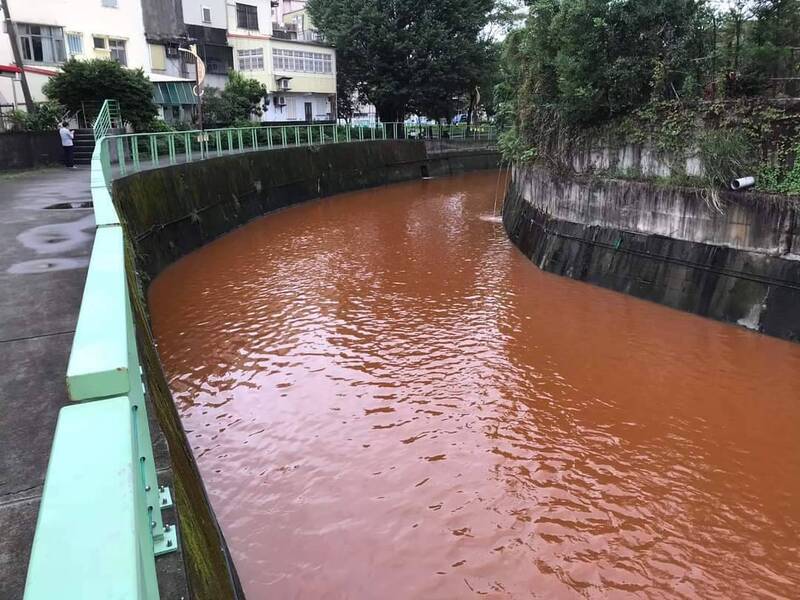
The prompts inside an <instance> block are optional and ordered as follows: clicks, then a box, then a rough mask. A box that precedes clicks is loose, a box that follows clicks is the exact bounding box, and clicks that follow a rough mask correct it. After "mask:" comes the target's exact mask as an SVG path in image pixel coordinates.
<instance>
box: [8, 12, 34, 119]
mask: <svg viewBox="0 0 800 600" xmlns="http://www.w3.org/2000/svg"><path fill="white" fill-rule="evenodd" d="M0 7H2V9H3V14H4V15H5V18H6V31H8V38H9V40H10V41H11V50H12V52H14V62H15V63H16V64H17V67H19V75H20V80H21V82H22V95H23V96H24V97H25V108H27V109H28V112H29V113H31V114H33V112H34V111H35V110H36V106H35V105H34V103H33V98H32V97H31V89H30V88H29V87H28V76H27V75H26V74H25V68H24V67H23V66H22V55H21V54H20V52H19V42H18V41H17V28H16V26H15V25H14V22H13V21H12V20H11V13H9V12H8V0H0ZM12 85H13V84H12Z"/></svg>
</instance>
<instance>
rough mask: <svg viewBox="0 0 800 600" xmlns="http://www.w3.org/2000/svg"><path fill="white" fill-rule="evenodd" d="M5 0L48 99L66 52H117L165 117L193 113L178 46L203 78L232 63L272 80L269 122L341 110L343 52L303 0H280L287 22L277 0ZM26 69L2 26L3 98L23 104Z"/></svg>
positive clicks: (216, 82) (215, 78)
mask: <svg viewBox="0 0 800 600" xmlns="http://www.w3.org/2000/svg"><path fill="white" fill-rule="evenodd" d="M8 1H9V4H10V7H9V8H10V11H11V15H12V17H13V20H14V22H15V23H16V24H17V30H18V36H19V39H20V47H21V52H22V59H23V67H24V69H25V72H26V74H27V78H28V82H29V86H30V88H31V91H32V95H33V97H34V100H35V101H43V100H45V99H46V98H45V96H44V94H43V93H42V86H43V85H44V83H45V82H46V81H47V79H48V78H49V77H51V76H52V75H54V74H55V73H57V72H58V68H59V66H60V65H61V64H62V63H63V62H64V61H65V60H67V59H68V58H69V57H73V56H74V57H76V58H78V59H91V58H111V59H113V60H117V61H119V62H120V63H121V64H122V65H124V66H126V67H130V68H141V69H143V70H144V72H145V74H146V75H147V76H148V77H149V78H150V80H151V81H152V82H153V99H154V101H155V103H156V105H157V106H158V108H159V113H160V116H161V117H162V118H163V119H164V120H166V121H168V122H172V121H190V120H192V119H193V118H194V116H195V114H196V106H197V98H196V97H195V96H194V94H193V91H192V90H193V88H194V86H195V85H196V81H195V80H196V77H195V64H194V61H193V59H192V57H191V56H190V55H188V54H187V53H185V52H182V51H181V49H182V48H188V47H190V46H195V47H196V49H197V52H198V55H199V56H200V57H201V58H202V59H203V61H204V63H205V65H206V79H205V85H206V86H213V87H218V88H222V87H224V85H225V82H226V81H227V73H228V71H229V70H230V69H231V68H233V69H237V70H240V71H242V72H243V73H244V74H245V75H247V76H248V77H252V78H254V79H256V80H258V81H260V82H261V83H263V84H264V85H265V87H266V89H267V96H266V97H265V99H264V103H263V109H264V114H263V116H262V121H268V122H311V121H324V120H331V119H333V118H334V114H333V112H334V107H335V106H336V54H335V51H334V49H333V48H332V47H331V46H329V45H327V44H325V43H323V42H322V41H321V40H320V38H319V36H318V35H317V34H316V32H313V29H312V28H311V26H310V22H309V21H308V20H307V15H305V12H304V8H303V7H302V4H303V3H300V2H297V0H295V1H294V2H284V3H283V4H285V5H286V6H285V8H287V10H286V11H285V14H284V13H281V15H282V17H281V18H282V19H283V20H282V21H280V22H273V18H275V15H276V14H277V13H276V12H273V8H274V6H273V5H274V4H275V2H276V0H243V1H242V2H236V1H230V0H70V1H69V2H67V1H66V0H36V2H31V1H30V0H8ZM278 4H279V5H281V3H280V2H278ZM288 9H291V10H288ZM19 70H20V69H19V67H18V66H16V65H15V64H14V58H13V53H12V50H11V44H10V41H9V38H8V36H7V35H3V36H2V37H0V105H6V106H11V105H14V106H21V105H22V104H23V99H22V91H21V86H20V83H19Z"/></svg>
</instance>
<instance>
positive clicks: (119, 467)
mask: <svg viewBox="0 0 800 600" xmlns="http://www.w3.org/2000/svg"><path fill="white" fill-rule="evenodd" d="M120 125H121V119H120V115H119V106H118V104H117V103H116V102H115V101H113V100H107V101H106V102H104V103H103V106H102V108H101V110H100V112H99V114H98V116H97V118H96V119H95V122H94V131H95V138H96V140H97V143H96V145H95V149H94V153H93V155H92V163H91V183H90V185H91V193H92V201H93V203H94V214H95V224H96V230H95V239H94V246H93V248H92V256H91V260H90V262H89V268H88V273H87V278H86V285H85V288H84V293H83V299H82V302H81V308H80V313H79V316H78V323H77V326H76V329H75V337H74V341H73V345H72V351H71V353H70V358H69V365H68V367H67V388H68V390H69V395H70V398H71V399H72V400H73V401H74V402H75V403H76V404H74V405H72V406H67V407H65V408H62V409H61V411H60V413H59V419H58V425H57V428H56V434H55V438H54V442H53V449H52V452H51V456H50V463H49V466H48V470H47V477H46V479H45V485H44V492H43V495H42V502H41V505H40V509H39V520H38V523H37V527H36V534H35V537H34V543H33V548H32V550H31V559H30V564H29V567H28V579H27V582H26V587H25V599H26V600H44V599H50V598H65V599H69V598H81V599H84V600H95V599H97V600H100V599H105V598H110V597H115V598H116V597H119V598H136V599H141V600H145V599H147V600H151V599H157V598H158V597H159V595H158V581H157V579H156V568H155V557H156V556H157V555H159V554H162V553H165V552H170V551H174V550H175V549H177V545H178V540H177V536H176V530H175V526H174V525H172V526H171V525H168V524H165V523H164V522H163V520H162V516H161V509H162V508H165V507H169V506H171V504H172V500H171V497H170V493H169V489H168V488H159V485H158V480H157V477H156V471H155V464H154V462H153V449H152V446H151V442H150V429H149V425H148V418H147V407H146V402H145V397H146V394H147V391H146V388H145V386H144V385H143V381H142V371H141V364H140V362H139V354H138V349H137V346H136V327H135V324H134V321H133V318H132V310H131V303H130V296H129V292H130V290H129V289H128V284H127V277H126V270H125V269H126V267H125V264H126V262H125V244H124V232H123V229H122V226H121V224H120V220H119V216H118V215H117V211H116V209H115V208H114V205H113V202H112V200H111V192H110V190H111V181H112V179H113V178H114V177H115V176H118V175H125V174H128V173H131V172H136V171H140V170H142V169H146V168H157V167H159V166H165V165H172V164H178V163H183V162H192V161H196V160H202V159H205V158H210V157H215V156H222V155H225V154H231V153H239V152H250V151H258V150H270V149H275V148H285V147H289V146H304V145H319V144H331V143H347V142H362V141H371V140H389V139H425V140H435V141H437V142H438V143H445V144H449V143H450V142H453V143H464V142H477V143H490V144H491V143H494V141H495V140H496V138H497V131H496V130H495V128H494V127H493V126H491V125H478V126H472V127H467V126H464V125H452V126H450V125H443V126H439V125H434V126H427V125H405V124H403V123H378V124H375V125H369V126H350V125H332V124H298V125H295V126H277V127H275V126H266V127H242V128H228V129H208V130H205V131H202V132H201V131H171V132H161V133H141V134H125V135H109V132H110V131H111V130H112V129H114V128H116V127H119V126H120Z"/></svg>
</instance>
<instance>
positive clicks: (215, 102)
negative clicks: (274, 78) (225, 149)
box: [203, 71, 267, 127]
mask: <svg viewBox="0 0 800 600" xmlns="http://www.w3.org/2000/svg"><path fill="white" fill-rule="evenodd" d="M266 94H267V90H266V88H265V87H264V85H263V84H262V83H259V82H258V81H256V80H255V79H250V78H249V77H245V76H244V75H242V74H241V73H239V72H238V71H230V72H229V73H228V81H227V82H226V83H225V88H224V89H223V90H222V91H220V90H218V89H217V88H208V89H206V93H205V95H204V96H203V116H204V119H205V121H206V122H207V123H208V124H209V125H212V126H215V127H228V126H231V125H246V124H248V123H250V121H251V117H253V116H256V117H257V116H260V115H261V102H262V100H263V98H264V96H266Z"/></svg>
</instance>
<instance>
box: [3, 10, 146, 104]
mask: <svg viewBox="0 0 800 600" xmlns="http://www.w3.org/2000/svg"><path fill="white" fill-rule="evenodd" d="M8 4H9V11H10V12H11V16H12V17H13V19H14V22H15V23H16V28H17V35H18V37H19V45H20V52H21V55H22V62H23V65H24V67H23V68H24V69H25V71H26V74H27V79H28V85H29V87H30V90H31V95H32V96H33V99H34V101H36V102H41V101H44V100H46V97H45V96H44V94H43V93H42V86H43V85H44V84H45V82H46V81H47V80H48V79H49V78H50V77H51V76H52V75H54V74H55V73H57V72H58V68H59V65H60V64H61V63H63V62H64V61H65V60H67V58H69V57H73V56H74V57H76V58H79V59H90V58H111V59H114V60H116V61H118V62H119V63H120V64H122V65H125V66H127V67H133V68H137V67H142V68H146V67H147V66H148V65H149V58H148V49H147V44H146V42H145V36H144V23H143V20H142V6H141V4H140V2H139V0H71V1H70V2H66V1H64V0H35V1H31V0H8ZM3 18H5V15H3ZM146 70H147V69H146ZM0 75H3V76H2V77H0V104H4V105H7V106H8V105H14V106H21V105H23V102H24V101H23V96H22V88H21V85H20V81H19V67H18V66H17V65H15V64H14V55H13V51H12V48H11V42H10V41H9V37H8V35H6V31H5V27H4V29H3V35H2V36H0Z"/></svg>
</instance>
